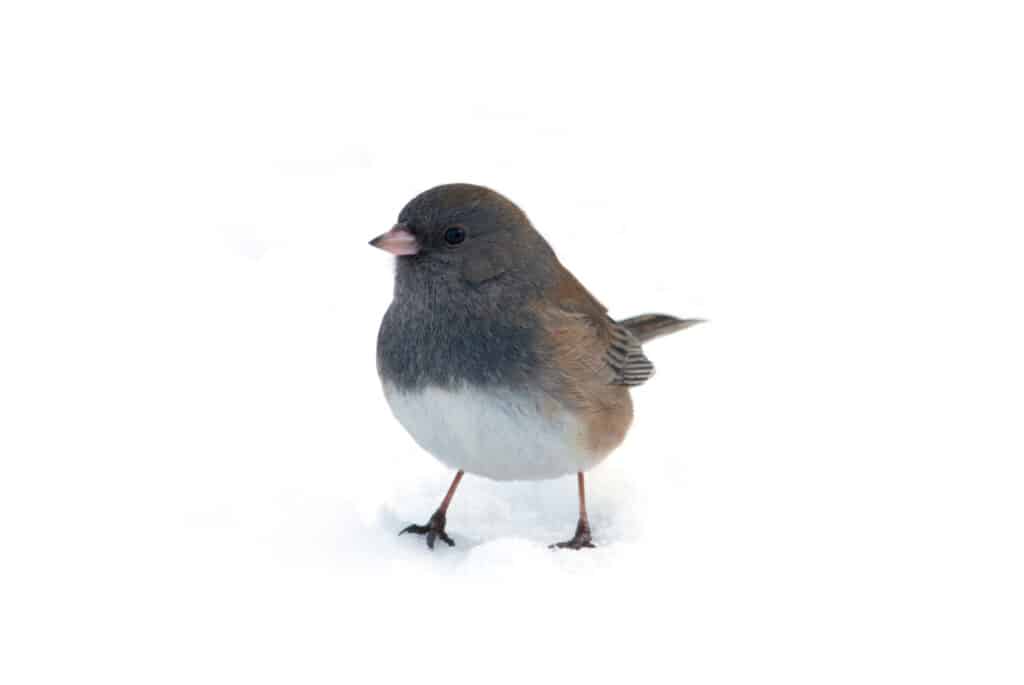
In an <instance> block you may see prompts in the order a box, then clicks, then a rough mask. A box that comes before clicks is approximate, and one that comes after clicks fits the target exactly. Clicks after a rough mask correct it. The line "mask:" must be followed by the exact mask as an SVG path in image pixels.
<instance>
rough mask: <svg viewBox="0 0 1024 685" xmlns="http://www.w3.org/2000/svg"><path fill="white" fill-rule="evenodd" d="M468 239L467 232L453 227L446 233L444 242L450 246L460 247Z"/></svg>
mask: <svg viewBox="0 0 1024 685" xmlns="http://www.w3.org/2000/svg"><path fill="white" fill-rule="evenodd" d="M465 239H466V230H465V229H463V228H460V227H458V226H452V227H451V228H449V229H448V230H447V231H445V232H444V241H445V242H446V243H448V244H449V245H458V244H459V243H461V242H462V241H463V240H465Z"/></svg>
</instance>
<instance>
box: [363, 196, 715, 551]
mask: <svg viewBox="0 0 1024 685" xmlns="http://www.w3.org/2000/svg"><path fill="white" fill-rule="evenodd" d="M370 244H371V245H373V246H374V247H378V248H380V249H382V250H386V251H388V252H390V253H391V254H393V255H395V256H396V257H397V259H396V260H395V261H396V268H395V288H394V297H393V299H392V301H391V306H390V307H388V310H387V313H386V314H385V315H384V320H383V322H382V323H381V327H380V333H379V335H378V338H377V371H378V373H379V374H380V378H381V382H382V384H383V386H384V395H385V397H386V398H387V401H388V404H389V405H390V406H391V411H392V412H393V413H394V415H395V418H397V419H398V421H399V423H401V424H402V426H403V427H404V428H405V429H406V430H407V431H408V432H409V434H410V435H412V437H413V439H414V440H415V441H416V442H417V443H418V444H419V445H420V447H422V448H423V449H425V450H426V451H428V452H430V453H431V454H432V455H434V457H436V458H437V459H438V460H440V461H441V462H442V463H444V464H446V465H447V466H449V467H451V468H453V469H455V470H456V474H455V479H454V480H453V481H452V484H451V487H450V488H449V489H448V493H447V495H445V498H444V500H443V501H442V502H441V506H440V507H439V508H438V509H437V511H436V512H434V514H433V516H431V517H430V520H429V521H428V522H427V524H426V525H422V526H419V525H411V526H408V527H407V528H405V529H404V530H402V531H401V532H400V533H399V534H401V533H417V534H420V535H426V542H427V546H429V547H430V548H431V549H433V547H434V541H435V539H437V538H440V539H441V540H443V541H444V542H446V543H447V544H448V545H454V544H455V542H454V541H453V540H452V539H451V537H449V536H448V533H447V532H446V531H445V524H446V522H447V512H448V506H449V504H450V503H451V500H452V496H453V495H454V494H455V489H456V488H457V487H458V485H459V481H460V480H461V479H462V475H463V473H465V472H468V473H472V474H476V475H479V476H484V477H486V478H492V479H494V480H538V479H548V478H558V477H560V476H565V475H569V474H576V476H577V483H578V489H579V521H578V523H577V526H576V533H575V535H573V537H572V539H570V540H568V541H566V542H560V543H557V545H552V547H563V548H570V549H580V548H583V547H593V546H594V545H593V542H592V539H591V529H590V523H589V521H588V519H587V508H586V502H585V497H584V487H583V473H584V472H585V471H588V470H590V469H592V468H594V467H595V466H597V465H598V464H600V463H601V461H602V460H604V458H605V457H607V456H608V454H609V453H610V452H611V451H612V450H614V449H615V448H616V447H618V446H619V444H620V443H621V442H622V440H623V438H624V437H625V436H626V431H627V430H628V429H629V426H630V423H631V421H632V419H633V404H632V401H631V400H630V395H629V389H630V388H631V387H633V386H637V385H641V384H642V383H644V382H645V381H647V380H648V379H649V378H650V377H651V376H653V375H654V366H653V365H652V364H651V362H650V360H648V359H647V357H646V356H645V355H644V351H643V349H642V348H641V344H642V343H644V342H647V341H648V340H651V339H653V338H656V337H658V336H662V335H666V334H668V333H673V332H675V331H679V330H682V329H684V328H688V327H690V326H692V325H694V324H696V323H699V322H700V321H701V320H700V319H677V318H675V317H672V316H667V315H664V314H644V315H642V316H634V317H632V318H629V319H624V320H622V321H615V320H613V319H612V318H610V317H609V316H608V314H607V310H606V309H605V307H604V306H603V305H602V304H601V303H600V302H598V301H597V300H596V299H595V298H594V296H593V295H591V294H590V293H589V292H587V290H586V289H585V288H584V287H583V286H582V285H581V284H580V282H579V281H577V280H576V279H575V278H574V277H573V275H572V274H571V273H569V271H568V270H567V269H566V268H565V267H564V266H562V264H561V263H560V262H559V261H558V258H557V257H556V256H555V253H554V251H553V250H552V249H551V247H550V246H549V245H548V243H547V241H545V240H544V238H542V237H541V235H540V233H538V232H537V231H536V230H535V229H534V227H533V226H532V225H531V223H530V220H529V219H528V218H527V217H526V214H524V213H523V211H522V210H521V209H519V207H517V206H516V205H515V204H513V203H512V202H511V201H509V200H508V199H507V198H505V197H503V196H502V195H499V194H498V193H496V192H494V191H493V190H490V189H488V188H484V187H481V186H475V185H469V184H465V183H456V184H451V185H442V186H437V187H436V188H431V189H430V190H427V191H426V192H424V193H421V194H420V195H418V196H416V197H415V198H413V199H412V200H411V201H410V202H409V203H408V204H407V205H406V206H405V208H404V209H402V211H401V213H400V214H399V216H398V223H397V224H395V226H394V228H392V229H391V230H390V231H388V232H387V233H384V234H383V235H380V236H378V237H376V238H374V239H373V240H371V241H370Z"/></svg>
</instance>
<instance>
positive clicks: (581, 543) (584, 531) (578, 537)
mask: <svg viewBox="0 0 1024 685" xmlns="http://www.w3.org/2000/svg"><path fill="white" fill-rule="evenodd" d="M585 547H587V548H593V547H594V543H593V542H591V538H590V524H589V523H587V522H586V521H580V522H579V523H578V524H577V525H576V534H575V535H573V536H572V539H571V540H566V541H565V542H556V543H555V544H553V545H548V548H549V549H583V548H585Z"/></svg>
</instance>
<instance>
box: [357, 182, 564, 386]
mask: <svg viewBox="0 0 1024 685" xmlns="http://www.w3.org/2000/svg"><path fill="white" fill-rule="evenodd" d="M370 244H371V245H373V246H374V247H379V248H381V249H383V250H387V251H388V252H390V253H392V254H394V255H395V256H396V259H395V262H396V268H395V296H394V299H393V300H392V302H391V305H390V306H389V307H388V311H387V313H386V314H385V315H384V320H383V321H382V322H381V328H380V334H379V335H378V338H377V368H378V370H379V372H380V374H381V377H382V378H384V379H386V380H387V381H388V382H390V383H394V384H396V385H398V386H399V387H403V388H412V387H418V386H421V385H423V384H435V385H441V386H447V385H450V384H452V383H457V382H462V381H467V382H471V383H475V384H477V385H487V384H493V383H500V384H503V385H506V386H508V385H516V384H522V383H525V382H526V381H527V380H528V379H529V378H531V377H532V375H533V374H534V372H535V369H536V368H537V364H538V362H537V356H536V344H535V338H536V331H537V325H538V324H537V321H536V320H535V319H536V317H535V315H534V314H533V313H532V311H531V309H530V307H529V306H527V305H528V303H529V302H531V301H532V300H535V299H536V298H538V297H539V296H541V294H542V293H543V292H544V289H545V288H546V287H548V286H550V285H551V284H552V283H553V282H554V280H555V276H556V274H557V270H558V261H557V259H556V258H555V254H554V252H552V251H551V248H550V247H549V246H548V244H547V243H546V242H545V241H544V239H543V238H542V237H541V236H540V234H539V233H537V231H535V230H534V228H533V226H531V225H530V220H529V219H527V218H526V215H525V214H524V213H523V211H522V210H521V209H519V208H518V207H516V206H515V205H514V204H513V203H512V202H511V201H509V200H508V199H506V198H505V197H503V196H501V195H499V194H498V193H496V192H494V191H493V190H489V189H487V188H482V187H480V186H474V185H469V184H466V183H456V184H451V185H443V186H438V187H436V188H431V189H430V190H428V191H426V192H424V193H421V194H419V195H417V196H416V197H414V198H413V199H412V200H411V201H410V202H409V203H408V204H407V205H406V206H405V208H404V209H402V212H401V213H400V214H399V215H398V223H397V224H396V225H395V227H394V228H392V229H391V230H390V231H388V232H387V233H385V234H384V235H381V236H379V237H377V238H375V239H373V240H372V241H370Z"/></svg>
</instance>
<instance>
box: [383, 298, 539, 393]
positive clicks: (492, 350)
mask: <svg viewBox="0 0 1024 685" xmlns="http://www.w3.org/2000/svg"><path fill="white" fill-rule="evenodd" d="M536 339H537V334H536V323H535V321H534V320H532V317H531V316H530V315H529V313H528V312H526V311H523V310H519V311H506V312H503V314H502V315H501V316H500V318H499V317H493V316H484V315H482V314H480V313H477V312H474V311H472V310H471V309H469V308H460V307H458V306H457V305H456V304H455V303H453V304H452V305H451V306H437V307H431V308H417V307H414V306H410V305H407V304H405V303H403V302H402V301H401V300H400V299H399V298H396V299H395V300H394V301H393V302H392V304H391V306H390V307H389V308H388V311H387V314H385V315H384V320H383V322H382V323H381V327H380V333H379V334H378V337H377V370H378V372H379V373H380V376H381V378H382V379H384V380H387V381H389V382H391V383H393V384H394V385H396V386H397V387H399V388H402V389H407V390H408V389H412V388H421V387H424V386H426V385H433V386H440V387H450V386H452V385H455V384H461V383H469V384H471V385H475V386H482V387H488V386H505V387H522V386H523V385H524V384H526V383H527V382H528V381H529V380H530V379H531V378H533V377H534V376H535V374H536V370H537V367H538V358H537V351H536V346H535V343H536Z"/></svg>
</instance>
